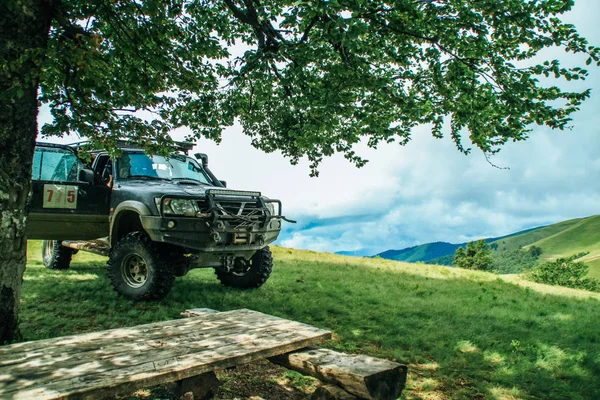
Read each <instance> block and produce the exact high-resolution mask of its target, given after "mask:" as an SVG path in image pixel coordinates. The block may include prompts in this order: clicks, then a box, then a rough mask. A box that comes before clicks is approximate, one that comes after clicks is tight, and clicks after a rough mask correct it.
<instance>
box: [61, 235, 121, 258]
mask: <svg viewBox="0 0 600 400" xmlns="http://www.w3.org/2000/svg"><path fill="white" fill-rule="evenodd" d="M62 245H63V246H64V247H68V248H70V249H73V250H82V251H87V252H89V253H94V254H98V255H100V256H106V257H108V253H110V243H109V242H108V238H101V239H94V240H63V241H62Z"/></svg>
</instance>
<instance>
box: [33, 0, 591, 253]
mask: <svg viewBox="0 0 600 400" xmlns="http://www.w3.org/2000/svg"><path fill="white" fill-rule="evenodd" d="M598 15H600V1H597V0H577V1H576V5H575V7H574V9H573V11H571V12H570V13H569V14H567V15H566V16H565V18H564V19H565V20H566V21H568V22H570V23H573V24H575V25H576V27H577V29H578V31H579V33H580V34H582V35H583V36H585V37H587V39H588V40H589V42H590V43H591V44H592V45H596V46H600V28H599V26H598V21H597V16H598ZM545 56H547V57H556V58H559V59H561V61H562V62H563V64H564V65H569V64H572V65H575V64H573V63H579V64H580V65H582V64H583V62H584V61H585V58H573V55H571V54H568V53H564V52H563V51H561V50H556V51H551V52H548V53H546V54H545ZM588 69H589V70H590V76H589V78H588V79H587V80H586V81H585V82H574V83H573V81H572V82H569V85H572V86H569V87H568V88H569V89H573V90H583V89H586V88H592V96H591V98H590V99H588V100H587V101H586V102H585V103H584V104H583V106H582V107H581V110H580V111H579V112H578V113H576V114H575V115H574V116H573V121H572V123H571V126H572V129H571V130H566V131H553V130H550V129H548V128H544V127H533V132H531V134H530V138H529V139H528V140H526V141H523V142H517V143H508V144H507V145H505V146H504V148H503V149H502V151H501V152H500V153H499V154H497V155H496V156H494V157H493V158H492V159H491V161H492V162H493V163H494V164H495V165H497V166H499V167H501V168H495V167H493V166H492V165H490V163H488V162H487V161H486V159H485V157H484V156H483V154H482V153H481V152H479V151H476V150H474V151H473V152H472V153H471V154H470V155H468V156H465V155H463V154H462V153H459V152H458V150H456V147H455V146H454V144H453V143H452V141H451V139H450V138H449V137H445V138H443V139H435V138H433V137H432V136H431V133H430V129H429V128H428V127H426V126H423V127H418V128H417V129H415V131H414V133H413V135H412V140H411V141H410V142H409V143H408V144H407V145H405V146H400V145H398V144H393V143H392V144H385V145H380V146H379V148H378V149H376V150H375V149H368V148H367V147H366V146H358V147H357V152H358V153H359V154H361V155H362V156H364V157H365V158H367V159H368V160H369V162H368V163H367V165H366V166H365V167H363V168H360V169H358V168H356V167H354V166H353V165H351V164H350V163H349V162H348V161H347V160H346V159H344V158H343V157H342V156H334V157H331V158H328V159H326V160H324V161H323V163H322V165H321V167H320V168H319V171H320V174H319V177H318V178H311V177H310V176H309V172H310V171H309V167H308V162H306V161H301V162H300V163H299V164H298V165H296V166H293V165H291V164H290V163H289V160H287V159H285V158H284V157H283V156H282V155H281V154H279V153H270V154H265V153H263V152H262V151H260V150H257V149H255V148H253V147H252V146H251V144H250V139H249V138H248V137H247V136H245V135H244V134H243V132H242V129H241V127H240V126H239V125H234V126H233V127H231V128H228V129H227V130H226V131H225V132H224V133H223V139H222V142H221V144H219V145H216V144H215V143H214V142H212V141H209V140H200V141H199V142H198V143H197V146H196V148H195V151H202V152H204V153H207V154H208V155H209V161H210V163H209V165H210V168H211V170H212V171H213V172H214V173H215V175H216V176H217V177H218V178H219V179H223V180H226V181H227V185H228V187H229V188H234V189H244V190H260V191H261V192H262V193H263V194H264V195H266V196H268V197H270V198H277V199H280V200H281V201H282V202H283V213H284V215H286V216H287V217H288V218H291V219H295V220H297V221H298V223H297V224H290V223H284V228H283V230H282V232H281V234H280V236H279V239H278V241H277V244H279V245H281V246H285V247H293V248H299V249H310V250H315V251H327V252H339V251H353V252H356V254H358V255H374V254H377V253H379V252H382V251H385V250H388V249H402V248H405V247H409V246H414V245H417V244H422V243H427V242H435V241H446V242H452V243H462V242H465V241H469V240H474V239H478V238H485V237H497V236H503V235H506V234H510V233H513V232H516V231H519V230H524V229H528V228H531V227H536V226H541V225H548V224H552V223H555V222H559V221H562V220H566V219H570V218H578V217H585V216H589V215H595V214H600V179H598V178H600V68H591V67H590V68H588ZM562 86H563V88H566V87H565V86H564V85H562ZM48 118H50V116H49V112H48V109H47V108H44V107H43V108H42V109H41V111H40V115H39V122H40V126H41V124H43V123H44V121H47V120H48ZM185 134H186V131H185V130H184V129H180V130H177V131H174V132H173V133H172V135H173V137H174V138H175V139H183V137H184V136H185ZM46 140H47V139H46ZM70 140H71V141H75V140H78V139H77V138H63V139H62V140H58V139H54V140H52V139H51V140H50V141H57V142H58V141H61V142H65V141H67V142H68V141H70Z"/></svg>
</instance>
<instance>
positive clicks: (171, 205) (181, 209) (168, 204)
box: [156, 198, 200, 217]
mask: <svg viewBox="0 0 600 400" xmlns="http://www.w3.org/2000/svg"><path fill="white" fill-rule="evenodd" d="M159 202H160V198H157V199H156V203H157V207H159V209H160V205H159ZM162 202H163V213H164V214H165V215H183V216H186V217H194V216H196V213H197V212H198V211H200V210H199V209H198V205H197V204H196V200H189V199H169V198H165V199H163V201H162Z"/></svg>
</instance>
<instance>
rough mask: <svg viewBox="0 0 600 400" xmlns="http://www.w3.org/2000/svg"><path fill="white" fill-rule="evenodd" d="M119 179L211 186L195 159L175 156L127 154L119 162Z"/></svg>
mask: <svg viewBox="0 0 600 400" xmlns="http://www.w3.org/2000/svg"><path fill="white" fill-rule="evenodd" d="M117 177H118V178H119V179H136V178H137V179H144V178H149V179H168V180H190V181H195V182H198V183H204V184H209V185H210V184H211V181H210V178H209V177H208V175H207V174H206V172H205V171H204V169H203V168H202V167H201V166H200V164H198V163H197V162H196V161H195V160H194V159H192V158H189V157H186V156H183V155H173V156H169V157H163V156H149V155H147V154H144V153H125V154H123V155H122V156H121V157H119V158H118V160H117Z"/></svg>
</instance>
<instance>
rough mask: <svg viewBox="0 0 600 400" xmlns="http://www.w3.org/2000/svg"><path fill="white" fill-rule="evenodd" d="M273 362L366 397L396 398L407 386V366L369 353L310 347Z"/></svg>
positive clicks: (389, 399) (379, 399) (274, 359)
mask: <svg viewBox="0 0 600 400" xmlns="http://www.w3.org/2000/svg"><path fill="white" fill-rule="evenodd" d="M269 361H271V362H274V363H275V364H279V365H282V366H284V367H286V368H288V369H293V370H295V371H298V372H300V373H301V374H304V375H309V376H312V377H315V378H317V379H319V380H320V381H322V382H327V383H332V384H335V385H338V386H340V387H341V388H343V389H344V390H346V391H347V392H349V393H352V394H353V395H355V396H357V397H359V398H362V399H372V400H395V399H397V398H398V397H400V395H401V394H402V390H403V389H404V386H405V385H406V373H407V368H406V366H405V365H402V364H398V363H395V362H393V361H389V360H383V359H379V358H374V357H369V356H365V355H352V354H345V353H339V352H337V351H333V350H328V349H318V348H306V349H302V350H298V351H294V352H291V353H288V354H283V355H280V356H275V357H271V358H269Z"/></svg>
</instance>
